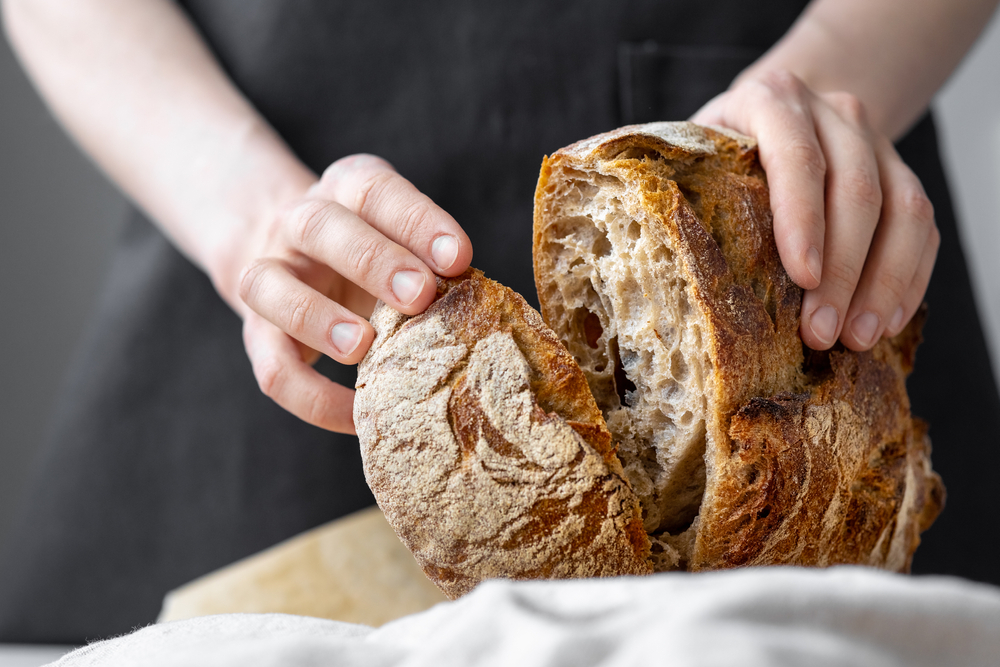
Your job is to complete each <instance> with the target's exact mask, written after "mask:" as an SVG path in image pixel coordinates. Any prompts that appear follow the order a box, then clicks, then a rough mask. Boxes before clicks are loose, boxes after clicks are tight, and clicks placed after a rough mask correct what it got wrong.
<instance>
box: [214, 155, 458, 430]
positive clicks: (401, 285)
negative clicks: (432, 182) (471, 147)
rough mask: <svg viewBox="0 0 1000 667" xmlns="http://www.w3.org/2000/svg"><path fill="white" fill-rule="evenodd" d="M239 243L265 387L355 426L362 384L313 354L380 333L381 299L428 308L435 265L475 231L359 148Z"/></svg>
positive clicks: (346, 355)
mask: <svg viewBox="0 0 1000 667" xmlns="http://www.w3.org/2000/svg"><path fill="white" fill-rule="evenodd" d="M238 255H239V256H240V257H239V260H238V261H237V262H236V263H237V264H238V265H239V266H243V267H244V268H243V269H242V272H241V273H240V276H239V280H238V283H237V284H238V290H239V298H240V299H241V300H242V303H240V304H238V310H239V311H240V314H241V315H242V316H243V318H244V322H243V342H244V345H245V346H246V350H247V354H248V355H249V357H250V362H251V364H252V365H253V372H254V375H255V376H256V378H257V382H258V383H259V385H260V388H261V391H263V392H264V393H265V394H266V395H267V396H269V397H271V398H272V399H274V401H275V402H277V403H278V405H280V406H281V407H283V408H285V409H286V410H288V411H289V412H291V413H292V414H294V415H296V416H297V417H299V418H300V419H303V420H304V421H306V422H309V423H310V424H314V425H316V426H319V427H321V428H325V429H328V430H331V431H338V432H341V433H354V421H353V418H352V410H353V403H354V391H353V389H350V388H348V387H344V386H341V385H339V384H336V383H334V382H332V381H331V380H329V379H327V378H326V377H325V376H323V375H321V374H320V373H318V372H317V371H316V370H315V369H314V368H312V364H313V363H315V361H316V360H317V359H318V358H319V356H320V354H326V355H327V356H329V357H331V358H333V359H334V360H336V361H338V362H340V363H342V364H356V363H358V362H359V361H360V360H361V359H362V357H364V355H365V353H366V352H367V351H368V348H369V347H371V344H372V340H373V339H374V336H375V332H374V331H373V329H372V327H371V325H370V324H369V323H368V321H367V319H366V317H368V316H370V314H371V310H372V308H373V307H374V305H375V299H381V300H382V301H384V302H385V303H387V304H388V305H390V306H392V307H393V308H395V309H396V310H398V311H400V312H401V313H405V314H407V315H416V314H419V313H421V312H423V311H424V310H425V309H426V308H427V307H428V306H429V305H430V304H431V302H432V301H433V300H434V295H435V293H436V286H435V277H434V274H435V273H436V274H438V275H441V276H457V275H459V274H461V273H462V272H463V271H465V269H466V268H468V266H469V263H470V262H471V261H472V243H471V242H470V241H469V237H468V236H466V234H465V232H464V231H462V228H461V227H460V226H459V225H458V223H457V222H455V220H454V218H452V217H451V216H450V215H449V214H448V213H446V212H445V211H444V210H442V209H441V208H440V207H438V206H437V205H436V204H434V202H432V201H431V200H430V198H428V197H427V196H426V195H424V194H422V193H421V192H420V191H418V190H417V189H416V188H415V187H414V186H413V185H412V184H411V183H410V182H409V181H407V180H406V179H405V178H403V177H402V176H400V175H399V174H398V173H397V172H396V171H395V170H394V169H393V168H392V166H391V165H390V164H389V163H388V162H386V161H385V160H383V159H381V158H378V157H376V156H373V155H352V156H349V157H345V158H342V159H340V160H337V161H336V162H334V163H333V164H332V165H330V166H329V167H328V168H327V170H326V171H325V172H324V173H323V176H322V178H321V179H320V180H319V181H317V182H316V183H314V184H313V185H312V186H311V187H310V188H309V189H308V191H307V192H306V193H305V194H304V196H302V197H301V198H300V199H299V200H297V201H294V202H290V203H289V204H288V205H287V206H285V207H284V208H283V209H282V210H281V211H280V212H279V213H278V214H277V215H275V216H272V219H271V221H270V224H265V225H263V226H261V228H260V229H258V230H257V231H256V232H255V233H254V234H252V235H251V237H250V238H249V239H247V241H246V243H245V244H244V247H243V249H242V251H241V252H239V253H238ZM230 300H231V301H233V300H234V299H230ZM243 304H245V307H242V306H243Z"/></svg>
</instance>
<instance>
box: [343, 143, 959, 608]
mask: <svg viewBox="0 0 1000 667" xmlns="http://www.w3.org/2000/svg"><path fill="white" fill-rule="evenodd" d="M534 261H535V280H536V285H537V288H538V294H539V300H540V302H541V306H542V316H541V317H539V315H538V313H536V312H534V311H533V310H532V309H531V308H530V307H528V305H527V304H526V303H525V302H524V300H523V299H522V298H520V297H519V296H518V295H516V294H515V293H513V292H511V291H510V290H509V289H507V288H505V287H503V286H501V285H499V284H497V283H495V282H493V281H490V280H488V279H486V278H485V277H484V276H482V274H481V273H479V272H478V271H475V270H470V271H469V272H466V274H465V275H463V276H460V277H459V278H455V279H448V280H439V283H438V298H437V300H436V301H435V302H434V304H432V305H431V307H430V308H429V309H428V310H427V311H426V312H424V313H423V314H421V315H419V316H416V317H412V318H410V317H407V316H405V315H401V314H399V313H397V312H396V311H394V310H392V309H391V308H388V307H387V306H385V305H384V304H379V306H377V307H376V310H375V313H374V315H373V317H372V325H373V326H374V328H375V331H376V337H375V342H374V344H373V345H372V348H371V350H370V351H369V353H368V354H367V356H366V357H365V359H364V360H363V361H362V363H361V364H360V366H359V369H358V383H357V395H356V398H355V424H356V426H357V430H358V436H359V438H360V440H361V446H362V456H363V461H364V467H365V474H366V477H367V479H368V482H369V485H370V486H371V488H372V491H373V492H374V494H375V497H376V499H377V500H378V502H379V505H380V507H381V508H382V510H383V511H384V513H385V516H386V519H387V520H388V521H389V523H390V524H391V525H392V526H393V528H394V529H395V530H396V532H397V534H398V535H399V536H400V538H401V539H402V541H403V542H404V544H406V545H407V547H409V548H410V550H411V551H412V552H413V553H414V555H415V556H416V558H417V561H418V563H420V564H421V566H422V568H423V570H424V572H425V573H426V574H427V575H428V577H430V578H431V580H432V581H434V582H435V583H437V584H438V586H439V587H441V588H442V590H443V591H444V592H445V593H446V594H447V595H449V596H451V597H456V596H458V595H461V594H463V593H465V592H467V591H468V590H470V589H471V588H472V587H474V586H475V585H476V584H477V583H478V582H479V581H481V580H483V579H487V578H491V577H507V578H559V577H585V576H611V575H618V574H643V573H649V572H653V571H666V570H702V569H711V568H719V567H734V566H741V565H766V564H800V565H832V564H836V563H862V564H868V565H872V566H876V567H883V568H889V569H894V570H903V571H905V570H907V569H908V567H909V563H910V559H911V558H912V554H913V550H914V549H915V548H916V546H917V544H918V542H919V534H920V532H921V531H922V530H925V529H926V528H927V527H928V526H929V525H930V523H931V522H932V521H933V519H934V518H935V517H936V515H937V514H938V512H939V511H940V509H941V507H942V503H943V499H944V490H943V487H942V486H941V482H940V480H939V478H938V477H937V475H936V474H935V473H934V472H933V471H932V470H931V467H930V461H929V441H928V440H927V436H926V428H925V426H924V425H923V424H922V423H921V422H919V420H915V419H914V418H913V417H912V416H911V415H910V409H909V401H908V398H907V395H906V388H905V384H904V380H905V376H906V374H907V373H909V371H910V369H911V368H912V363H913V354H914V350H915V348H916V345H917V343H918V342H919V329H920V325H921V323H922V321H923V319H922V318H923V314H922V313H921V314H920V315H919V316H918V317H916V318H914V321H913V322H911V323H910V325H909V326H908V328H907V329H906V330H905V331H904V332H903V333H901V334H900V335H899V336H897V337H896V338H895V339H893V340H891V341H889V340H882V341H880V342H879V343H878V344H877V345H876V346H875V348H874V349H873V350H871V351H870V352H864V353H856V352H851V351H849V350H846V349H844V348H842V347H839V346H838V347H837V348H835V350H834V351H832V352H822V353H820V352H812V351H810V352H809V354H808V355H807V354H804V351H803V345H802V342H801V340H800V339H799V336H798V318H799V309H800V305H801V298H802V292H801V290H800V289H799V288H798V287H797V286H796V285H795V284H793V283H792V282H791V280H790V279H789V278H788V276H787V275H786V273H785V271H784V269H783V268H782V266H781V262H780V259H779V257H778V254H777V250H776V248H775V243H774V237H773V231H772V226H771V213H770V206H769V200H768V190H767V182H766V179H765V176H764V173H763V170H762V169H761V167H760V164H759V161H758V158H757V152H756V147H755V144H754V142H753V140H752V139H749V138H747V137H743V136H740V135H737V134H734V133H732V132H729V131H725V130H721V129H710V128H703V127H699V126H696V125H693V124H690V123H654V124H650V125H644V126H631V127H626V128H621V129H619V130H616V131H614V132H611V133H607V134H604V135H599V136H597V137H593V138H591V139H588V140H586V141H582V142H579V143H577V144H574V145H572V146H569V147H567V148H564V149H562V150H560V151H557V152H556V153H555V154H553V155H552V157H551V158H546V160H545V161H544V163H543V165H542V171H541V176H540V178H539V182H538V188H537V190H536V195H535V231H534ZM542 318H544V322H543V321H542ZM546 324H548V326H546ZM549 327H551V330H550V329H549ZM553 332H554V333H553ZM560 340H561V343H560Z"/></svg>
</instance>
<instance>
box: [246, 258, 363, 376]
mask: <svg viewBox="0 0 1000 667" xmlns="http://www.w3.org/2000/svg"><path fill="white" fill-rule="evenodd" d="M240 297H241V298H242V299H243V301H245V302H246V304H247V305H248V306H250V308H251V309H252V310H253V311H254V312H255V313H257V314H258V315H260V316H261V317H263V318H264V319H266V320H267V321H268V322H270V323H271V324H273V325H275V326H277V327H278V328H279V329H280V330H281V331H282V332H284V333H285V334H288V335H289V336H291V337H292V338H294V339H295V340H297V341H300V342H301V343H303V344H305V345H307V346H309V347H310V348H312V349H314V350H318V351H319V352H322V353H324V354H326V355H328V356H330V357H332V358H333V359H335V360H336V361H339V362H340V363H342V364H356V363H358V362H359V361H361V358H362V357H363V356H364V355H365V353H366V352H367V351H368V348H369V347H370V346H371V342H372V340H373V339H374V337H375V332H374V331H373V330H372V328H371V325H370V324H368V322H367V321H366V320H365V319H364V318H362V317H359V316H358V315H356V314H354V313H352V312H351V311H350V310H348V309H347V308H344V307H343V306H341V305H340V304H338V303H336V302H334V301H331V300H330V299H328V298H327V297H326V296H324V295H323V294H321V293H320V292H318V291H316V290H315V289H313V288H312V287H309V286H308V285H306V284H305V283H303V282H302V281H300V280H299V279H298V278H297V277H296V276H295V275H293V274H292V272H291V271H289V270H288V268H287V267H286V266H285V265H284V264H283V263H282V262H281V261H280V260H277V259H272V258H266V259H259V260H257V261H255V262H253V263H251V264H250V266H248V267H247V268H246V269H245V270H244V271H243V275H242V276H241V278H240Z"/></svg>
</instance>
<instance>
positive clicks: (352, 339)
mask: <svg viewBox="0 0 1000 667" xmlns="http://www.w3.org/2000/svg"><path fill="white" fill-rule="evenodd" d="M364 334H365V332H364V329H362V328H361V327H360V326H359V325H357V324H354V323H353V322H340V323H339V324H335V325H334V326H333V329H331V330H330V340H331V341H332V342H333V346H334V347H335V348H336V349H337V351H338V352H340V353H341V354H342V355H344V356H345V357H348V356H350V355H351V354H352V353H353V352H354V351H355V350H356V349H358V345H360V344H361V339H362V338H364Z"/></svg>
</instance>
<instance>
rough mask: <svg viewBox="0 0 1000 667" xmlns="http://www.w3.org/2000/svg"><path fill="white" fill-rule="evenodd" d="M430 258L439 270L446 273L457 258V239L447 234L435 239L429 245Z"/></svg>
mask: <svg viewBox="0 0 1000 667" xmlns="http://www.w3.org/2000/svg"><path fill="white" fill-rule="evenodd" d="M431 257H433V258H434V263H435V264H437V267H438V268H439V269H441V270H442V271H447V270H448V269H450V268H451V265H452V264H454V263H455V258H457V257H458V239H456V238H455V237H454V236H450V235H448V234H444V235H442V236H439V237H437V238H436V239H434V243H433V244H432V245H431Z"/></svg>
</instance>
